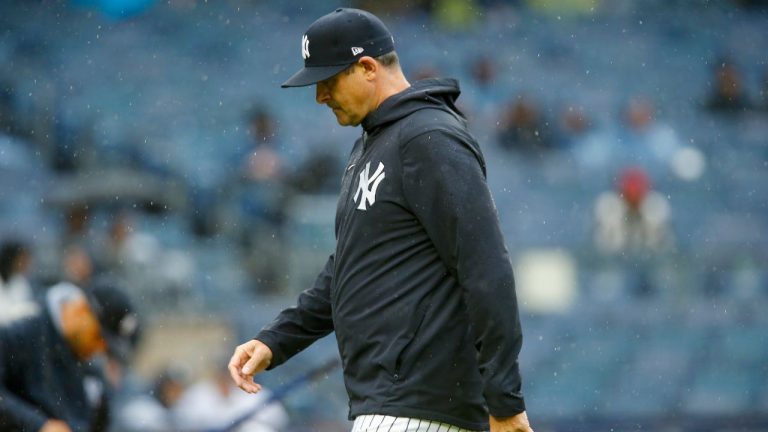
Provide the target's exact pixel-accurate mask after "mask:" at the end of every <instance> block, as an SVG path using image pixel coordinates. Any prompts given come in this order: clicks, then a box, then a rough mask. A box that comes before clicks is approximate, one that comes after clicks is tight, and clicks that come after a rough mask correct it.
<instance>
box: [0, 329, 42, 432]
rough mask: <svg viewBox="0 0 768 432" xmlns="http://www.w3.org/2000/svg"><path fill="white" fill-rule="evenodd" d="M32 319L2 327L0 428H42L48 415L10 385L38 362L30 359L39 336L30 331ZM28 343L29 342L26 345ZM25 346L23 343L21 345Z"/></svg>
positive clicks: (0, 335) (0, 336)
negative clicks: (9, 386) (16, 377)
mask: <svg viewBox="0 0 768 432" xmlns="http://www.w3.org/2000/svg"><path fill="white" fill-rule="evenodd" d="M31 322H32V321H26V322H23V323H16V324H13V325H9V326H7V327H4V328H0V430H2V431H5V430H29V431H36V430H40V428H42V426H43V424H44V423H45V422H46V421H47V420H48V418H47V417H46V416H45V414H43V412H42V410H40V409H39V408H37V407H34V406H32V405H30V404H29V402H27V401H25V400H23V399H22V398H20V397H18V396H17V395H16V392H15V391H14V389H11V388H8V384H9V383H10V382H11V380H12V377H13V376H18V375H24V374H26V370H27V368H31V367H34V365H35V364H37V363H36V362H35V361H33V359H30V358H28V357H29V356H28V354H29V353H30V352H37V350H36V349H35V348H39V346H37V345H38V344H39V337H38V335H37V334H35V332H30V331H28V329H29V328H30V326H31V324H27V323H31ZM25 344H26V345H25ZM22 345H23V346H22Z"/></svg>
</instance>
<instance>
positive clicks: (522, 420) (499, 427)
mask: <svg viewBox="0 0 768 432" xmlns="http://www.w3.org/2000/svg"><path fill="white" fill-rule="evenodd" d="M490 423H491V432H533V429H531V424H530V423H528V416H527V415H526V414H525V411H523V412H521V413H520V414H517V415H514V416H512V417H503V418H500V417H494V416H491V418H490Z"/></svg>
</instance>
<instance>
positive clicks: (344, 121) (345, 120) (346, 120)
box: [334, 112, 360, 126]
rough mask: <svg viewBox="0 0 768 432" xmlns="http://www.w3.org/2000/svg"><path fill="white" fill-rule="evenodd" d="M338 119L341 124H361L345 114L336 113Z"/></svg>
mask: <svg viewBox="0 0 768 432" xmlns="http://www.w3.org/2000/svg"><path fill="white" fill-rule="evenodd" d="M334 114H336V112H334ZM336 121H337V122H338V123H339V125H341V126H357V125H359V124H360V122H355V121H353V120H352V119H350V118H349V117H347V116H345V115H339V114H336Z"/></svg>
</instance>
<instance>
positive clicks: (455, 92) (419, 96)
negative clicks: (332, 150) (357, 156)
mask: <svg viewBox="0 0 768 432" xmlns="http://www.w3.org/2000/svg"><path fill="white" fill-rule="evenodd" d="M460 94H461V90H459V83H458V81H456V80H454V79H449V78H431V79H425V80H421V81H417V82H415V83H413V84H412V85H411V86H410V87H408V88H407V89H405V90H403V91H401V92H400V93H397V94H395V95H392V96H390V97H389V98H387V99H386V100H385V101H384V102H382V103H381V105H379V107H378V108H376V110H374V111H373V112H372V113H370V114H368V116H367V117H365V119H363V123H362V126H363V129H365V131H366V132H367V133H369V134H370V133H372V132H373V131H375V130H376V129H378V128H380V127H382V126H385V125H387V124H389V123H392V122H395V121H397V120H400V119H401V118H403V117H407V116H408V115H410V114H413V113H414V112H416V111H419V110H422V109H426V108H432V109H435V108H437V109H442V110H444V111H448V112H451V113H453V114H457V115H459V116H461V117H462V118H463V114H462V113H461V111H459V109H458V108H456V99H458V97H459V95H460Z"/></svg>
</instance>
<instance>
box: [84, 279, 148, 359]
mask: <svg viewBox="0 0 768 432" xmlns="http://www.w3.org/2000/svg"><path fill="white" fill-rule="evenodd" d="M86 296H87V297H88V301H89V303H90V305H91V309H92V310H93V312H94V314H95V315H96V318H97V319H98V320H99V324H100V325H101V335H102V336H103V337H104V339H105V340H106V342H107V350H108V351H109V352H110V354H112V356H113V357H114V358H116V359H117V360H120V361H122V362H124V363H125V362H127V361H128V359H129V358H130V355H131V353H132V352H133V349H134V347H135V346H136V344H137V342H138V339H139V336H140V326H139V320H138V316H137V314H136V311H135V309H134V307H133V303H132V302H131V300H130V299H129V298H128V296H127V295H126V294H125V292H124V291H122V290H121V289H120V288H118V287H117V286H116V285H115V284H114V283H105V282H101V283H96V284H95V285H94V286H93V287H91V288H90V289H89V290H87V293H86Z"/></svg>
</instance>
